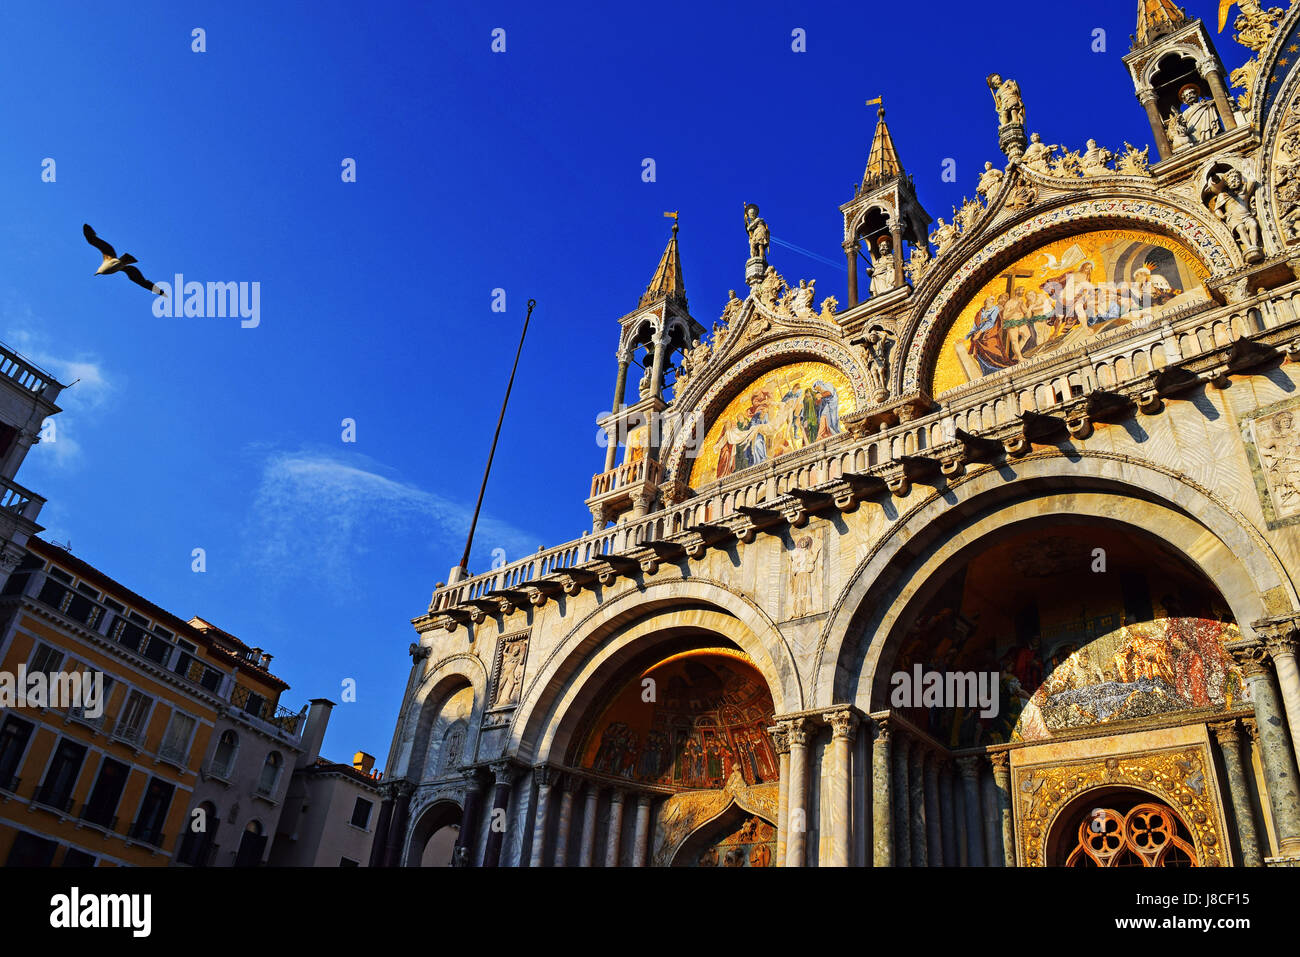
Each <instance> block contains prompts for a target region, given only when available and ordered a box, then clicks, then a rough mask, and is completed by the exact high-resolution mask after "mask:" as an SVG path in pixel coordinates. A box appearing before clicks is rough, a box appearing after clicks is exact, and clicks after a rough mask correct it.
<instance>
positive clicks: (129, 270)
mask: <svg viewBox="0 0 1300 957" xmlns="http://www.w3.org/2000/svg"><path fill="white" fill-rule="evenodd" d="M122 272H124V273H126V275H127V278H129V279H130V280H131V281H132V282H133V283H135V284H136V285H137V286H143V287H144V288H145V289H148V290H149V291H150V292H156V293H157V294H158V295H160V296H165V295H167V293H165V292H163V291H162V289H160V288H159V287H158V286H157V285H156V284H155V283H153V282H150V281H149V280H148V279H145V278H144V276H143V275H141V273H140V270H138V269H136V268H135V267H134V266H127V267H126V268H125V269H123V270H122Z"/></svg>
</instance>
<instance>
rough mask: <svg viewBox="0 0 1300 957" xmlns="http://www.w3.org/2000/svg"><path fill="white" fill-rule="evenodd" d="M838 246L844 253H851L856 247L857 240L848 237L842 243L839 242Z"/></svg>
mask: <svg viewBox="0 0 1300 957" xmlns="http://www.w3.org/2000/svg"><path fill="white" fill-rule="evenodd" d="M840 246H841V247H842V248H843V249H844V251H845V252H846V253H849V254H852V253H853V251H854V250H856V249H857V248H858V240H856V239H849V240H846V241H845V242H843V243H840Z"/></svg>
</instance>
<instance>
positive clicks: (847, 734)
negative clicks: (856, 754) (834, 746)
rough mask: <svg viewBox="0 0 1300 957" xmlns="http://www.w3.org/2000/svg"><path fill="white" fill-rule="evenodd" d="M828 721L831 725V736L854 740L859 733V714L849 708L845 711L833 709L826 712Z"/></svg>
mask: <svg viewBox="0 0 1300 957" xmlns="http://www.w3.org/2000/svg"><path fill="white" fill-rule="evenodd" d="M826 723H827V724H829V725H830V726H831V737H833V738H845V739H847V740H849V741H852V740H853V739H854V737H855V736H856V735H857V733H858V716H857V715H856V714H854V713H853V712H852V711H850V710H848V709H847V708H846V709H844V710H843V711H831V712H828V713H827V714H826Z"/></svg>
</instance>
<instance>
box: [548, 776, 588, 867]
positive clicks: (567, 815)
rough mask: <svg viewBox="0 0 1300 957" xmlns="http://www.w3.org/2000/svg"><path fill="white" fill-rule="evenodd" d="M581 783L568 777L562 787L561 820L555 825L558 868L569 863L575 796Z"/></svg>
mask: <svg viewBox="0 0 1300 957" xmlns="http://www.w3.org/2000/svg"><path fill="white" fill-rule="evenodd" d="M581 786H582V783H581V781H579V780H578V779H577V778H574V777H572V776H566V777H565V779H564V781H563V782H561V787H560V819H559V820H558V821H557V822H556V824H555V858H554V863H555V866H556V867H564V866H565V865H566V864H568V862H569V834H570V832H571V830H572V828H573V796H574V794H575V793H576V792H577V790H578V788H579V787H581Z"/></svg>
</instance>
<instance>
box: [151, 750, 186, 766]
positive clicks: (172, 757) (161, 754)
mask: <svg viewBox="0 0 1300 957" xmlns="http://www.w3.org/2000/svg"><path fill="white" fill-rule="evenodd" d="M188 758H189V749H188V748H183V747H181V746H180V745H176V744H164V745H163V746H162V747H160V748H159V749H158V760H159V761H166V762H168V763H169V764H174V765H176V766H177V767H180V768H183V767H185V764H186V761H187V759H188Z"/></svg>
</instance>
